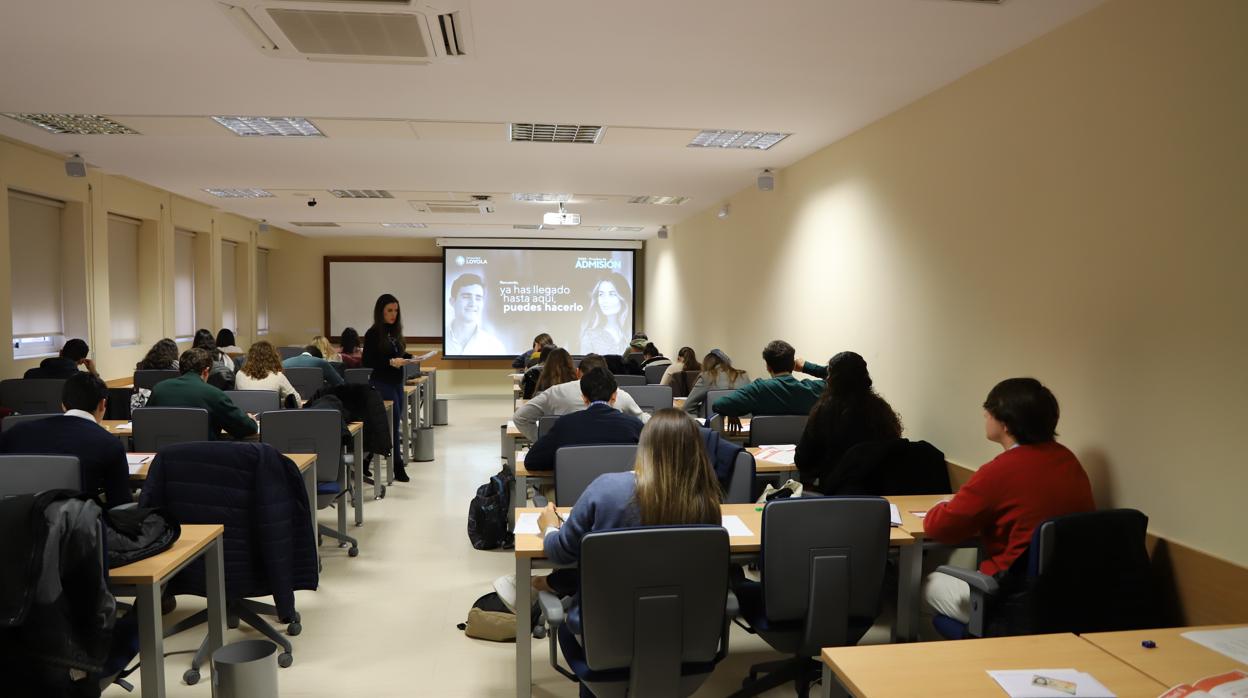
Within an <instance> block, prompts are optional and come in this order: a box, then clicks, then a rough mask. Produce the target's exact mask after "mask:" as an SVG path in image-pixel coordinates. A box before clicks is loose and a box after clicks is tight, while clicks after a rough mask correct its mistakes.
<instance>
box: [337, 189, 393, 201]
mask: <svg viewBox="0 0 1248 698" xmlns="http://www.w3.org/2000/svg"><path fill="white" fill-rule="evenodd" d="M329 193H330V194H333V195H334V196H336V197H338V198H339V199H393V198H394V194H391V193H390V192H388V191H386V190H385V189H330V190H329Z"/></svg>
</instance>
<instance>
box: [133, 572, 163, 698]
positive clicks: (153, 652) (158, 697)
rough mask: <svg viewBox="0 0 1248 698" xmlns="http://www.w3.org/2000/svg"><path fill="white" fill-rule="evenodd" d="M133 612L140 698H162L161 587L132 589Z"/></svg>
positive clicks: (155, 585) (151, 585)
mask: <svg viewBox="0 0 1248 698" xmlns="http://www.w3.org/2000/svg"><path fill="white" fill-rule="evenodd" d="M134 601H135V606H136V608H135V611H136V612H137V613H138V614H139V663H140V666H139V676H140V678H141V680H142V682H143V698H164V696H165V649H164V647H165V631H164V626H163V624H162V622H161V615H160V584H141V585H139V586H138V587H136V588H135V599H134Z"/></svg>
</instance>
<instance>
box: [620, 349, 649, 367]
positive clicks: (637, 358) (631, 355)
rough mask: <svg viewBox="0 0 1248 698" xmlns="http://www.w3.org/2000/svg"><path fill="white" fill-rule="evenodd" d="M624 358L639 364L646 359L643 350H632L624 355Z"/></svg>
mask: <svg viewBox="0 0 1248 698" xmlns="http://www.w3.org/2000/svg"><path fill="white" fill-rule="evenodd" d="M624 360H625V361H627V362H628V363H631V364H637V365H638V366H640V365H641V362H642V361H645V360H646V359H645V357H644V356H642V354H641V352H639V351H630V352H628V353H627V354H625V355H624Z"/></svg>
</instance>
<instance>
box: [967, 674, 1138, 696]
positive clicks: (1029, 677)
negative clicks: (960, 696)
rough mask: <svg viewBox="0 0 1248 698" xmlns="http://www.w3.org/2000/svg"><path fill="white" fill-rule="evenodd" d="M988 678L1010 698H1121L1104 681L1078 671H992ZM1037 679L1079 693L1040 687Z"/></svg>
mask: <svg viewBox="0 0 1248 698" xmlns="http://www.w3.org/2000/svg"><path fill="white" fill-rule="evenodd" d="M988 675H989V676H991V677H992V680H993V681H996V682H997V684H998V685H1000V686H1001V688H1002V689H1004V690H1005V693H1006V695H1008V696H1010V698H1072V697H1073V698H1117V697H1116V696H1115V695H1114V693H1113V692H1112V691H1110V690H1109V689H1108V688H1105V686H1104V685H1103V684H1102V683H1101V682H1100V681H1097V680H1096V679H1094V678H1092V675H1091V674H1088V673H1085V672H1082V671H1075V670H1074V669H1019V670H1012V671H990V672H988ZM1037 676H1040V677H1044V678H1046V679H1055V680H1057V681H1061V682H1068V683H1072V684H1074V685H1075V689H1074V690H1075V692H1074V693H1071V692H1070V691H1064V690H1061V689H1058V688H1052V687H1050V686H1038V685H1036V681H1035V679H1036V677H1037Z"/></svg>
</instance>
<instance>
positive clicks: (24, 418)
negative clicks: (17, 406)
mask: <svg viewBox="0 0 1248 698" xmlns="http://www.w3.org/2000/svg"><path fill="white" fill-rule="evenodd" d="M55 416H56V415H54V414H11V415H9V416H8V417H5V418H4V421H3V422H0V432H6V431H8V430H10V429H12V428H13V427H15V426H17V425H18V424H21V423H22V422H33V421H35V420H36V419H47V418H48V417H55Z"/></svg>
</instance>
